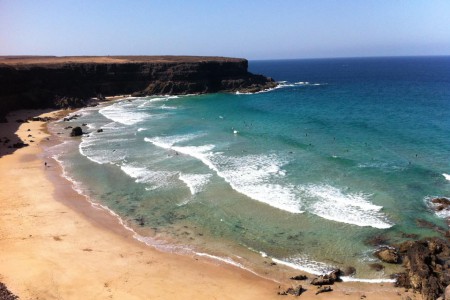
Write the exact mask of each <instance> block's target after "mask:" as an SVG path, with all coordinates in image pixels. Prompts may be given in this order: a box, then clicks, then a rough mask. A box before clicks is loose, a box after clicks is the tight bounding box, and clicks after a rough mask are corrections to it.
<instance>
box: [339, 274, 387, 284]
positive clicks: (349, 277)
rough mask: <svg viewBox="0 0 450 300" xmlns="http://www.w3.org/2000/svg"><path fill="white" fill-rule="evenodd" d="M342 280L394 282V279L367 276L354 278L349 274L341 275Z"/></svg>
mask: <svg viewBox="0 0 450 300" xmlns="http://www.w3.org/2000/svg"><path fill="white" fill-rule="evenodd" d="M341 279H342V281H344V282H365V283H394V282H395V281H396V280H395V279H383V278H379V279H378V278H377V279H367V278H355V277H351V276H341Z"/></svg>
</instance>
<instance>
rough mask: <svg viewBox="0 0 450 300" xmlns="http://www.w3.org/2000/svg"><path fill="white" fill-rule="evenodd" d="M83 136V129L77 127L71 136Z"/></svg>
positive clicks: (73, 129)
mask: <svg viewBox="0 0 450 300" xmlns="http://www.w3.org/2000/svg"><path fill="white" fill-rule="evenodd" d="M81 135H83V130H82V129H81V127H79V126H77V127H75V128H72V131H71V132H70V136H81Z"/></svg>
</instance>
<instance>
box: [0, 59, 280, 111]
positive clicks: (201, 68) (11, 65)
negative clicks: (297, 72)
mask: <svg viewBox="0 0 450 300" xmlns="http://www.w3.org/2000/svg"><path fill="white" fill-rule="evenodd" d="M247 69H248V61H247V60H246V59H241V58H228V57H205V56H65V57H56V56H0V120H2V119H4V116H5V115H6V114H7V113H8V112H9V111H11V110H16V109H25V108H47V107H51V108H52V107H82V106H85V105H87V104H88V101H89V99H91V98H93V97H96V98H98V99H102V98H103V97H106V96H113V95H125V94H126V95H133V96H147V95H183V94H204V93H217V92H236V91H240V92H258V91H261V90H264V89H269V88H273V87H275V86H276V83H275V82H274V80H272V79H271V78H268V77H265V76H263V75H255V74H252V73H249V72H248V70H247Z"/></svg>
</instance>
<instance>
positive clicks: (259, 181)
mask: <svg viewBox="0 0 450 300" xmlns="http://www.w3.org/2000/svg"><path fill="white" fill-rule="evenodd" d="M250 69H251V71H253V72H256V73H263V74H265V75H267V76H272V77H274V78H275V79H276V80H279V81H280V82H281V84H280V87H279V88H277V89H274V90H272V91H268V92H264V93H258V94H251V95H242V94H237V95H234V94H212V95H197V96H183V97H176V96H172V97H145V98H128V99H125V100H122V101H118V102H114V103H109V104H103V105H101V106H99V107H96V108H86V109H82V110H81V111H79V112H78V113H79V114H81V117H80V118H78V119H76V120H73V121H71V122H63V121H61V122H58V123H55V124H53V128H52V130H53V131H54V132H68V131H67V130H64V127H66V126H69V125H71V126H75V125H81V124H82V123H86V124H87V126H86V127H84V131H85V132H87V133H88V134H86V135H84V136H83V137H82V138H81V140H77V139H71V140H68V141H67V143H66V144H65V145H64V146H57V148H53V149H50V150H49V151H50V152H52V153H53V155H55V156H56V158H57V159H58V160H59V161H60V162H61V163H62V164H63V165H64V167H65V170H66V176H68V177H70V178H71V179H72V180H73V181H74V182H75V183H76V186H77V189H78V190H79V191H80V192H82V193H84V194H85V195H87V196H88V197H90V199H91V200H92V201H94V202H98V203H101V204H104V205H106V206H107V207H109V208H110V209H112V210H113V211H115V212H117V213H118V214H119V215H120V216H121V217H122V218H123V219H124V220H125V221H126V222H128V223H130V224H134V226H136V227H138V228H141V229H142V233H143V234H144V235H149V236H152V237H160V238H161V239H163V240H166V241H170V244H172V245H178V246H182V247H184V248H185V249H192V251H196V252H198V253H205V254H204V255H206V254H208V255H216V256H219V257H222V258H224V259H225V258H226V259H227V260H229V261H231V260H232V261H233V263H236V264H241V265H242V266H243V267H247V268H250V269H254V270H255V269H258V266H257V264H260V263H261V261H262V260H266V261H267V260H268V259H270V258H273V259H274V260H275V261H277V262H278V263H279V264H288V265H290V266H292V267H296V268H300V269H303V270H307V271H309V272H312V273H321V272H325V271H326V270H329V269H330V268H332V267H344V266H353V267H355V268H356V269H357V272H356V275H355V277H356V278H366V279H382V278H388V274H390V273H391V272H394V271H395V270H396V269H395V268H393V267H391V266H388V265H386V269H385V271H383V272H376V271H373V270H371V269H370V268H369V267H368V264H369V263H371V262H375V261H376V259H375V258H374V257H373V256H372V253H373V251H374V247H373V246H370V245H367V243H365V241H367V240H368V239H370V237H373V236H376V235H384V236H386V238H388V239H390V241H391V242H396V241H401V240H404V239H405V238H404V236H405V235H404V234H405V233H406V234H417V235H418V236H430V235H436V234H437V233H436V232H434V231H432V230H430V229H427V228H422V227H420V226H418V225H417V220H418V219H423V220H426V221H429V222H432V223H434V224H436V225H438V226H445V224H444V220H443V217H445V216H448V215H450V214H449V213H448V212H445V211H444V212H442V213H441V214H440V215H436V214H434V213H433V211H432V210H431V209H430V208H429V204H428V201H429V199H430V198H432V197H434V196H447V197H448V196H450V181H449V177H450V176H449V175H448V174H450V160H449V153H450V142H449V139H448V137H449V136H450V121H449V120H450V58H448V57H447V58H442V57H441V58H377V59H375V58H373V59H325V60H293V61H258V62H251V63H250ZM100 128H101V129H103V132H97V129H100ZM58 147H59V148H58ZM61 149H63V152H61ZM141 225H142V226H141ZM261 255H262V256H264V257H263V258H261V261H258V260H257V259H256V260H255V257H256V256H258V257H261ZM265 256H267V257H265Z"/></svg>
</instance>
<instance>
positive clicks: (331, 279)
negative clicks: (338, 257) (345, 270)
mask: <svg viewBox="0 0 450 300" xmlns="http://www.w3.org/2000/svg"><path fill="white" fill-rule="evenodd" d="M340 273H341V270H339V269H335V270H333V271H331V273H329V274H326V275H320V276H319V277H316V278H314V279H313V280H311V284H312V285H326V284H333V283H335V282H336V281H340V280H341V279H340V277H339V275H340Z"/></svg>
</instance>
